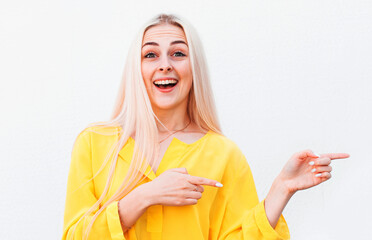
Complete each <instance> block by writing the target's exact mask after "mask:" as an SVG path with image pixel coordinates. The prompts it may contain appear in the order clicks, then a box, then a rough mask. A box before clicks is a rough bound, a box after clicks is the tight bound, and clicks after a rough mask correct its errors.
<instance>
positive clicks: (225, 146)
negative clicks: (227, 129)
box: [208, 131, 243, 155]
mask: <svg viewBox="0 0 372 240" xmlns="http://www.w3.org/2000/svg"><path fill="white" fill-rule="evenodd" d="M208 134H209V138H208V142H209V145H210V146H211V147H213V148H215V149H216V150H219V151H224V152H229V153H230V154H236V155H242V154H243V153H242V151H241V150H240V148H239V146H238V145H237V144H236V143H235V142H234V141H233V140H231V139H230V138H228V137H226V136H225V135H223V134H220V133H216V132H213V131H209V132H208Z"/></svg>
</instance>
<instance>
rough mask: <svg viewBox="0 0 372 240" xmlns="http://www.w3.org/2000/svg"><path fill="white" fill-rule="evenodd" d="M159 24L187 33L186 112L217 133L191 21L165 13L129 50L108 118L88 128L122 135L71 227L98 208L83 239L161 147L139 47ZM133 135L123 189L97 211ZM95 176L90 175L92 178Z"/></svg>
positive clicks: (204, 68) (201, 52) (201, 55)
mask: <svg viewBox="0 0 372 240" xmlns="http://www.w3.org/2000/svg"><path fill="white" fill-rule="evenodd" d="M161 24H172V25H175V26H178V27H180V28H182V29H183V31H184V33H185V35H186V39H187V42H188V46H189V55H190V62H191V68H192V74H193V84H192V88H191V90H190V94H189V102H188V108H187V113H188V115H189V117H190V119H191V121H192V122H193V123H195V124H196V125H197V126H198V127H199V128H200V129H203V130H206V131H208V130H211V131H213V132H216V133H220V134H221V129H220V125H219V121H218V118H217V113H216V108H215V103H214V99H213V94H212V88H211V85H210V80H209V74H208V69H207V65H206V61H205V56H204V50H203V47H202V44H201V41H200V39H199V37H198V35H197V33H196V31H195V30H194V28H193V27H192V26H191V25H190V24H189V23H187V22H186V21H185V20H181V19H180V18H179V17H176V16H174V15H166V14H160V15H158V16H157V17H155V18H154V19H153V20H151V21H150V22H149V23H147V24H146V25H145V26H143V27H142V29H141V30H140V31H139V33H138V35H137V37H136V38H135V39H134V41H133V43H132V45H131V47H130V50H129V53H128V57H127V61H126V64H125V67H124V73H123V79H122V82H121V86H120V88H119V93H118V96H117V100H116V104H115V107H114V111H113V114H112V117H111V120H109V121H106V122H99V123H94V124H90V125H89V126H88V127H92V126H95V127H96V128H95V129H99V128H103V129H105V128H107V127H118V128H117V129H120V135H119V136H120V137H119V139H118V141H117V143H116V144H115V145H114V146H113V147H112V149H111V150H110V152H109V153H108V154H107V156H106V158H105V160H104V161H103V164H102V166H101V168H100V169H99V170H98V172H97V173H96V174H95V176H97V175H98V173H99V172H100V171H102V170H103V168H104V167H105V165H106V164H107V163H108V161H109V159H111V156H112V161H111V165H110V169H109V174H108V176H107V181H106V185H105V188H104V190H103V193H102V195H101V196H100V198H99V199H98V200H97V202H96V203H95V204H94V205H93V206H92V207H91V208H90V209H89V210H88V211H87V212H86V213H85V214H84V215H83V216H82V217H81V218H80V219H79V221H78V222H77V223H76V224H75V228H76V226H77V224H78V223H79V222H80V221H81V220H82V219H84V217H85V216H89V215H90V214H92V213H93V212H94V211H95V210H96V209H98V211H97V212H96V213H95V214H94V216H93V217H92V219H91V221H90V223H89V225H88V226H87V229H86V231H85V232H84V234H83V239H88V236H89V233H90V231H91V228H92V226H93V223H94V221H95V220H96V218H97V216H98V215H99V214H100V213H101V212H102V211H103V210H104V209H105V208H106V207H107V206H108V205H109V204H111V203H112V202H114V201H119V200H120V199H122V198H123V197H124V196H126V195H127V194H128V193H129V192H130V191H131V190H132V189H133V188H134V187H135V186H136V185H137V184H138V183H139V182H140V181H142V180H143V178H144V176H143V174H142V173H141V171H142V172H145V171H146V168H147V166H148V164H151V163H153V162H154V161H155V157H156V154H157V151H158V146H159V143H158V141H157V140H158V128H157V125H156V121H158V119H157V117H156V115H155V114H154V112H153V110H152V107H151V102H150V99H149V97H148V95H147V91H146V87H145V84H144V82H143V78H142V74H141V45H142V40H143V36H144V34H145V32H146V31H147V30H148V29H149V28H151V27H153V26H156V25H161ZM159 123H160V121H159ZM160 124H161V123H160ZM97 127H98V128H97ZM89 129H91V128H86V129H85V130H89ZM90 131H92V130H90ZM98 133H99V132H98ZM101 134H105V135H107V134H110V133H107V131H106V132H105V133H101ZM113 134H117V132H112V134H111V135H113ZM131 135H134V136H135V139H136V144H135V149H134V154H133V158H132V161H131V163H130V166H129V170H128V173H127V174H126V176H125V178H124V180H123V182H122V184H121V186H120V187H119V188H118V189H117V190H116V192H115V193H114V194H113V195H112V196H111V198H109V199H108V200H107V201H106V202H105V203H104V204H103V205H102V206H101V207H99V206H100V204H101V203H102V201H103V200H104V199H105V198H106V197H108V196H107V193H108V190H109V188H110V185H111V182H112V178H113V175H114V172H115V168H116V163H117V159H118V154H119V152H120V150H121V149H122V147H123V146H124V145H125V143H126V142H127V140H128V139H129V137H130V136H131ZM95 176H93V178H94V177H95ZM93 178H92V179H93ZM92 179H90V180H92ZM90 180H89V181H90ZM74 231H75V229H74ZM71 236H73V234H71Z"/></svg>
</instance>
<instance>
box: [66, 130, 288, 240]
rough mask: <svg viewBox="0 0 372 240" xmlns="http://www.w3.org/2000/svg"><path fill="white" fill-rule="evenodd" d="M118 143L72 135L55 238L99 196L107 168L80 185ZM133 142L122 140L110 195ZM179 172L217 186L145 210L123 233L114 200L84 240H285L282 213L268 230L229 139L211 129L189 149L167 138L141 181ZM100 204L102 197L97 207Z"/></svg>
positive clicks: (245, 170) (261, 205)
mask: <svg viewBox="0 0 372 240" xmlns="http://www.w3.org/2000/svg"><path fill="white" fill-rule="evenodd" d="M117 139H118V135H113V136H105V135H100V134H97V133H94V132H90V131H86V130H85V131H83V132H82V133H81V134H79V136H78V137H77V140H76V142H75V145H74V148H73V151H72V159H71V165H70V171H69V176H68V183H67V194H66V206H65V215H64V226H63V237H62V239H69V237H70V236H71V234H72V229H73V226H74V225H75V224H76V222H77V220H78V219H79V218H80V216H82V215H83V214H84V213H85V212H86V211H87V210H88V209H89V208H90V207H91V206H92V205H93V204H94V203H95V202H96V201H97V199H98V197H99V196H100V195H101V194H102V192H103V189H104V186H105V184H106V177H107V174H108V172H109V166H110V163H108V164H107V165H106V166H105V168H104V170H103V171H102V173H100V174H99V175H98V176H97V177H96V178H95V179H94V180H93V181H90V182H89V183H87V184H85V185H84V186H83V187H81V188H79V186H81V185H82V184H83V183H86V181H87V180H89V179H90V178H92V177H93V176H94V175H95V173H96V172H97V171H98V170H99V169H100V167H101V164H102V162H103V161H104V159H105V157H106V154H107V151H108V150H109V149H110V147H112V145H113V144H114V143H115V141H116V140H117ZM134 144H135V141H134V140H133V139H132V138H129V140H128V142H127V143H126V145H125V146H124V147H123V148H122V149H121V151H120V153H119V159H118V162H117V166H116V170H115V175H114V179H113V181H114V182H113V185H112V187H111V189H110V191H109V197H111V196H112V195H113V194H114V192H115V190H116V189H118V187H119V186H120V184H121V182H122V180H123V179H124V177H125V174H126V172H127V170H128V168H129V164H130V161H131V157H132V155H133V148H134ZM181 167H184V168H186V169H187V171H188V173H189V174H190V175H194V176H200V177H205V178H209V179H214V180H217V181H219V182H221V183H222V184H223V187H222V188H215V187H210V186H205V187H204V189H205V191H204V192H203V195H202V198H201V199H199V200H198V203H197V204H195V205H188V206H162V205H154V206H151V207H149V208H148V209H147V210H146V212H145V213H144V214H143V215H142V216H141V217H140V218H139V219H138V220H137V222H136V224H135V225H134V226H133V227H132V228H131V229H130V230H129V231H127V232H125V234H123V231H122V228H121V225H120V219H119V214H118V206H117V203H118V202H117V201H115V202H113V203H111V204H110V205H109V206H108V207H107V208H106V209H105V210H104V211H103V212H102V213H101V214H100V215H99V216H98V217H97V219H96V221H95V223H94V224H93V228H92V230H91V233H90V235H89V239H97V240H98V239H100V240H102V239H115V240H119V239H121V240H122V239H127V240H160V239H163V240H199V239H200V240H202V239H205V240H207V239H209V240H217V239H218V240H222V239H224V240H225V239H226V240H227V239H231V240H239V239H289V230H288V227H287V223H286V222H285V219H284V217H283V216H280V218H279V221H278V223H277V225H276V227H275V229H273V228H272V227H271V225H270V223H269V221H268V220H267V217H266V213H265V209H264V201H261V202H259V200H258V196H257V192H256V188H255V184H254V181H253V177H252V173H251V170H250V168H249V166H248V163H247V161H246V159H245V157H244V155H243V154H242V152H241V151H240V149H239V148H238V147H237V146H236V144H234V143H233V142H232V141H230V140H229V139H227V138H226V137H224V136H222V135H219V134H217V133H214V132H212V131H209V132H208V133H207V134H206V135H205V136H203V137H202V138H200V139H199V140H197V141H196V142H194V143H192V144H186V143H184V142H182V141H180V140H178V139H177V138H173V140H172V142H171V144H170V145H169V147H168V149H167V151H166V153H165V155H164V157H163V159H162V161H161V163H160V165H159V167H158V169H157V171H156V173H154V172H153V171H152V170H151V168H150V166H148V168H149V169H148V170H149V171H150V174H149V175H148V177H147V178H146V179H145V180H144V181H143V182H141V183H140V184H144V183H147V182H149V181H152V180H153V179H155V178H156V177H157V176H159V175H160V174H161V173H163V172H164V171H166V170H168V169H171V168H181ZM78 188H79V189H78ZM76 189H78V190H77V191H75V190H76ZM74 191H75V193H74ZM107 200H108V198H105V200H104V202H105V201H107ZM92 215H93V214H92ZM92 215H91V216H88V219H87V221H89V219H90V218H91V217H92ZM83 222H84V221H80V223H79V224H78V226H77V228H76V231H75V234H74V237H73V239H82V233H83V228H84V226H83Z"/></svg>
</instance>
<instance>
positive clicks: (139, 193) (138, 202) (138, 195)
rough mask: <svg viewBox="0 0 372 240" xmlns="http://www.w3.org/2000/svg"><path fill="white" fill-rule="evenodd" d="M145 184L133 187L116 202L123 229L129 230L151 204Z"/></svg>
mask: <svg viewBox="0 0 372 240" xmlns="http://www.w3.org/2000/svg"><path fill="white" fill-rule="evenodd" d="M144 185H145V184H143V185H141V186H139V187H137V188H135V189H133V190H132V191H131V192H130V193H128V194H127V195H126V196H125V197H123V198H122V199H120V200H119V202H118V211H119V218H120V222H121V226H122V228H123V231H124V232H125V231H127V230H129V229H130V228H131V227H132V226H133V225H134V224H135V222H136V221H137V220H138V218H140V217H141V215H142V214H143V213H144V212H145V211H146V209H147V208H148V207H149V206H151V205H152V201H151V199H150V198H149V197H148V194H149V192H148V191H147V188H146V187H144Z"/></svg>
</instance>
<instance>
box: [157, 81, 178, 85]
mask: <svg viewBox="0 0 372 240" xmlns="http://www.w3.org/2000/svg"><path fill="white" fill-rule="evenodd" d="M154 83H155V84H157V85H167V84H176V83H177V81H176V80H158V81H155V82H154Z"/></svg>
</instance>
